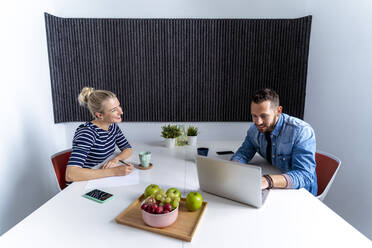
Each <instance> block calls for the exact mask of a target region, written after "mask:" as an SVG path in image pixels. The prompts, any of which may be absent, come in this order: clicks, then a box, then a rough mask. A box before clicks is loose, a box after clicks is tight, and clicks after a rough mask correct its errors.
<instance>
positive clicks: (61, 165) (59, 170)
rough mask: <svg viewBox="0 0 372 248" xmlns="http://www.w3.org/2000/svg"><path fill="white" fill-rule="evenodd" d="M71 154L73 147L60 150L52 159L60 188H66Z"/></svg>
mask: <svg viewBox="0 0 372 248" xmlns="http://www.w3.org/2000/svg"><path fill="white" fill-rule="evenodd" d="M70 156H71V149H68V150H65V151H62V152H59V153H56V154H54V155H53V156H52V157H51V159H52V163H53V167H54V172H55V173H56V179H57V181H58V185H59V188H60V190H63V189H64V188H66V179H65V174H66V168H67V163H68V160H69V159H70Z"/></svg>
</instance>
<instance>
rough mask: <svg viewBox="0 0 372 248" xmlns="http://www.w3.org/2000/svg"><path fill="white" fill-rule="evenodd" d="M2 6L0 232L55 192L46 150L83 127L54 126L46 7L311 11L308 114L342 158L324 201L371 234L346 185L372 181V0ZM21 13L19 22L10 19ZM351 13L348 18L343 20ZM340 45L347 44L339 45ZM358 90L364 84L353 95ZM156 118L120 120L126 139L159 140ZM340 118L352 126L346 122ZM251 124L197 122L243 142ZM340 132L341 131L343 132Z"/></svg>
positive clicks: (91, 11)
mask: <svg viewBox="0 0 372 248" xmlns="http://www.w3.org/2000/svg"><path fill="white" fill-rule="evenodd" d="M6 3H7V4H2V6H1V7H2V8H1V10H0V18H1V19H0V25H1V30H2V32H3V30H4V29H5V34H6V35H5V38H3V37H4V35H2V39H0V49H1V55H2V59H1V60H0V63H1V66H0V70H1V73H0V78H1V80H0V82H1V86H2V90H1V91H0V94H1V95H0V103H1V106H7V107H6V108H5V109H4V108H3V109H2V117H1V120H2V121H1V122H0V123H1V124H0V125H1V126H0V127H1V130H6V131H3V135H2V139H1V143H0V161H1V166H0V195H2V197H3V199H2V201H0V220H1V221H0V234H1V233H3V232H5V231H6V230H8V229H9V228H11V227H12V226H13V225H14V224H16V223H17V222H18V221H20V220H21V219H22V218H24V217H25V216H27V215H28V214H29V213H30V212H32V211H33V210H35V209H36V208H37V207H38V206H40V205H41V204H43V203H44V202H45V201H46V200H48V199H49V198H50V197H52V196H53V195H54V194H55V193H57V185H56V183H55V181H54V174H53V170H52V167H51V163H50V156H51V154H53V153H55V152H57V151H60V150H63V149H65V148H67V147H69V146H70V144H71V139H72V136H73V133H74V130H75V128H76V126H77V125H78V124H79V123H66V124H58V125H55V124H54V123H53V113H52V100H51V90H50V79H49V70H48V59H47V48H46V38H45V28H44V19H43V12H44V11H46V12H49V13H50V14H53V15H57V16H62V17H206V18H208V17H210V18H215V17H217V18H218V17H221V18H255V17H259V18H288V17H289V18H295V17H300V16H304V15H308V14H311V13H312V14H313V15H314V19H313V27H312V38H311V49H310V60H309V77H308V89H307V99H306V108H305V120H307V121H308V122H310V123H311V124H312V125H313V126H314V128H315V131H316V132H317V137H318V147H319V148H320V149H323V150H326V151H329V152H332V153H334V154H336V155H339V156H340V157H341V159H342V160H343V163H344V164H343V167H342V169H341V171H340V174H339V177H338V178H337V180H336V182H335V185H334V187H333V188H331V191H330V192H329V195H328V199H327V200H326V203H327V204H328V206H330V207H331V208H332V209H334V210H336V211H337V212H338V213H339V214H341V215H342V216H343V217H344V218H346V219H347V220H348V221H349V222H350V223H352V224H353V225H354V226H355V227H356V228H358V229H359V230H361V231H362V232H363V233H364V234H366V235H369V237H370V238H371V237H372V233H371V226H370V223H369V222H370V219H371V213H368V210H369V209H370V206H371V200H369V199H368V198H367V197H362V195H361V194H355V193H354V192H358V191H357V189H355V188H352V187H351V185H358V182H359V180H360V181H362V182H363V186H364V188H363V189H361V187H358V190H361V192H362V193H364V195H365V196H368V193H369V192H368V191H369V190H370V189H371V185H372V184H371V183H369V182H368V178H367V173H365V170H367V172H370V170H371V169H370V168H368V166H367V165H368V164H371V163H369V161H367V157H366V156H364V155H362V154H363V153H362V152H365V153H364V154H367V149H368V148H367V146H366V147H364V148H359V149H358V150H356V149H354V147H357V146H359V144H364V145H366V144H367V143H366V141H367V136H368V135H369V137H370V133H368V132H367V130H368V129H367V125H368V124H369V123H370V119H369V118H370V112H371V111H369V109H368V107H367V106H368V105H367V104H366V103H367V100H363V99H362V98H359V97H358V96H365V98H366V99H367V91H366V90H364V89H369V90H371V86H368V85H367V84H366V82H367V80H369V81H371V80H370V78H371V77H370V76H369V74H367V72H368V71H367V68H368V67H369V68H371V60H370V59H371V56H370V55H371V54H370V53H371V51H372V48H371V44H372V43H371V35H370V31H369V30H370V29H368V25H367V23H363V21H362V20H364V19H365V20H366V21H369V22H370V23H371V17H369V16H368V15H367V13H368V11H369V13H371V8H370V5H368V6H364V5H367V0H366V1H362V0H356V1H353V5H351V6H350V3H348V2H346V1H345V3H344V6H343V7H342V6H340V5H341V4H339V1H336V0H333V1H328V3H327V4H325V3H323V2H322V1H307V2H304V1H297V0H283V1H276V0H263V1H258V0H230V1H224V0H205V1H200V0H188V1H186V0H158V1H153V0H142V1H140V0H139V1H129V0H122V1H120V0H116V1H113V0H110V1H99V0H84V1H77V0H74V1H72V0H67V1H58V0H55V1H46V0H45V1H42V0H38V1H31V2H30V1H25V0H24V1H22V0H18V1H6ZM3 5H5V6H3ZM4 7H5V8H4ZM351 11H353V12H354V13H355V14H354V15H352V12H351ZM17 15H19V17H18V18H19V19H15V17H16V16H17ZM344 15H346V18H345V17H344ZM350 16H352V20H353V21H352V22H350V23H349V20H348V19H349V17H350ZM337 21H340V24H339V23H338V22H337ZM353 23H355V24H356V27H355V26H352V25H353ZM341 24H343V25H346V28H345V27H343V26H342V25H341ZM367 33H368V35H367ZM353 37H355V40H356V41H355V43H354V39H353ZM367 41H369V44H368V43H367ZM345 45H346V47H347V49H346V51H345V50H344V49H342V47H343V46H345ZM367 55H369V56H367ZM350 82H352V83H353V87H352V88H351V87H350V84H349V83H350ZM4 89H7V91H5V90H4ZM351 89H353V90H354V89H355V91H353V90H351ZM357 89H361V90H362V91H361V92H356V90H357ZM333 91H335V93H332V92H333ZM330 95H331V96H330ZM35 96H36V97H35ZM339 99H343V100H342V101H340V100H339ZM355 103H357V104H355ZM356 105H357V106H356ZM368 121H369V122H368ZM367 123H368V124H367ZM162 124H163V123H123V124H122V125H121V127H122V129H123V130H124V132H125V133H126V135H127V137H128V138H129V139H130V140H149V141H152V140H155V141H160V140H161V139H160V137H159V135H160V126H161V125H162ZM346 124H350V125H351V126H352V128H349V129H350V130H348V129H346ZM248 125H249V124H248V123H223V124H221V123H201V124H198V126H199V127H200V129H201V135H200V138H201V139H213V138H215V137H216V136H218V137H222V138H224V139H236V138H239V137H240V138H241V139H243V137H244V134H245V132H246V130H247V128H248ZM216 127H218V128H216ZM340 133H342V134H344V135H345V136H344V137H345V138H342V137H340ZM333 140H334V141H333ZM369 140H371V137H370V138H369ZM334 144H337V146H336V145H334ZM363 149H364V150H363ZM368 169H369V171H368ZM353 193H354V194H355V195H353ZM348 199H353V200H355V201H349V200H348Z"/></svg>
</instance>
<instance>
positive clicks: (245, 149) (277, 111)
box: [231, 89, 318, 196]
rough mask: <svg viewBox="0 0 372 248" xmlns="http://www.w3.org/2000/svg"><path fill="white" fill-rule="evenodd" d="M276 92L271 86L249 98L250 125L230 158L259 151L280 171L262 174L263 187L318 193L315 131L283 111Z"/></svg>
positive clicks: (241, 158)
mask: <svg viewBox="0 0 372 248" xmlns="http://www.w3.org/2000/svg"><path fill="white" fill-rule="evenodd" d="M282 109H283V108H282V106H280V105H279V96H278V94H277V93H276V92H275V91H273V90H271V89H263V90H260V91H258V92H256V93H255V95H254V97H253V99H252V102H251V114H252V119H253V122H254V125H252V126H251V127H250V128H249V130H248V132H247V137H246V138H245V141H244V143H243V144H242V146H241V147H240V148H239V149H238V151H237V152H236V153H235V154H234V156H233V157H232V158H231V160H233V161H236V162H240V163H248V162H249V161H250V160H251V159H252V158H253V156H254V154H255V153H256V152H258V153H259V154H260V155H261V156H263V157H265V158H266V160H267V161H268V162H269V163H270V164H272V165H273V166H275V167H277V168H278V169H280V170H281V171H282V173H283V174H281V175H264V176H263V177H262V179H261V181H262V188H263V189H266V188H295V189H298V188H305V189H307V190H308V191H309V192H310V193H312V194H313V195H315V196H316V195H317V188H318V187H317V180H316V172H315V166H316V163H315V151H316V143H315V134H314V130H313V129H312V128H311V126H310V125H309V124H307V123H306V122H304V121H302V120H300V119H298V118H295V117H292V116H289V115H287V114H284V113H282Z"/></svg>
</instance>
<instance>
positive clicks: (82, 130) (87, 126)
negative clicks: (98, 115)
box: [76, 121, 97, 136]
mask: <svg viewBox="0 0 372 248" xmlns="http://www.w3.org/2000/svg"><path fill="white" fill-rule="evenodd" d="M76 134H89V135H93V136H96V135H97V130H96V128H95V126H94V125H93V124H92V123H91V122H89V121H87V122H85V123H83V124H81V125H80V126H78V128H77V129H76Z"/></svg>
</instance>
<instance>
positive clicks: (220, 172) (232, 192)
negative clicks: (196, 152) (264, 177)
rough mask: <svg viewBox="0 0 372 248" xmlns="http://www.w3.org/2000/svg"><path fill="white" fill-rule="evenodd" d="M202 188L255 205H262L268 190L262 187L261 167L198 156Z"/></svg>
mask: <svg viewBox="0 0 372 248" xmlns="http://www.w3.org/2000/svg"><path fill="white" fill-rule="evenodd" d="M196 162H197V168H198V178H199V185H200V189H201V190H203V191H205V192H208V193H212V194H214V195H218V196H222V197H225V198H228V199H231V200H234V201H238V202H241V203H245V204H248V205H251V206H254V207H257V208H259V207H261V206H262V204H263V203H264V201H265V199H266V197H267V194H268V192H269V191H268V190H262V189H261V167H260V166H254V165H247V164H240V163H237V162H232V161H227V160H220V159H214V158H209V157H205V156H196Z"/></svg>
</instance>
